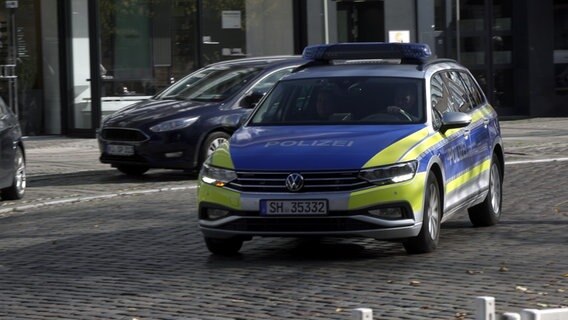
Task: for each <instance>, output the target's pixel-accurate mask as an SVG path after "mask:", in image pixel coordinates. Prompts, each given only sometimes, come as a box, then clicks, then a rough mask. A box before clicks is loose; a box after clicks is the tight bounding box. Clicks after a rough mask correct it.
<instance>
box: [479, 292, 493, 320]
mask: <svg viewBox="0 0 568 320" xmlns="http://www.w3.org/2000/svg"><path fill="white" fill-rule="evenodd" d="M475 320H495V298H493V297H476V298H475Z"/></svg>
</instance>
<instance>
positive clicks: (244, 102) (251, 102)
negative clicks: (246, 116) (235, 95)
mask: <svg viewBox="0 0 568 320" xmlns="http://www.w3.org/2000/svg"><path fill="white" fill-rule="evenodd" d="M262 97H264V93H263V92H259V91H251V92H249V93H247V94H246V95H245V96H244V97H243V98H242V99H241V101H240V102H239V106H240V107H241V108H247V109H250V108H254V107H256V105H257V103H258V102H259V101H260V99H262Z"/></svg>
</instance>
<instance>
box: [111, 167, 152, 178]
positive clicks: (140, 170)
mask: <svg viewBox="0 0 568 320" xmlns="http://www.w3.org/2000/svg"><path fill="white" fill-rule="evenodd" d="M116 169H117V170H118V171H120V172H122V173H124V174H125V175H127V176H136V177H137V176H141V175H143V174H144V173H146V171H148V170H149V169H150V168H148V167H144V166H126V165H120V166H116Z"/></svg>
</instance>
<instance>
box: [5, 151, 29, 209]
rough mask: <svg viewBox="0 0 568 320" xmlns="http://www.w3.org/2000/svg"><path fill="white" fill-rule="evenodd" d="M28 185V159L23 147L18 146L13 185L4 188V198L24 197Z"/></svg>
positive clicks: (16, 198)
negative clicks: (26, 159) (25, 156)
mask: <svg viewBox="0 0 568 320" xmlns="http://www.w3.org/2000/svg"><path fill="white" fill-rule="evenodd" d="M26 185H27V182H26V161H25V159H24V152H23V151H22V148H21V147H19V146H18V147H17V148H16V155H15V157H14V178H13V180H12V185H11V186H9V187H7V188H4V189H2V192H1V193H2V199H4V200H18V199H22V198H23V197H24V194H25V193H26Z"/></svg>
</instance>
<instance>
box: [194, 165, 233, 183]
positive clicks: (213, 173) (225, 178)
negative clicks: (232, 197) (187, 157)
mask: <svg viewBox="0 0 568 320" xmlns="http://www.w3.org/2000/svg"><path fill="white" fill-rule="evenodd" d="M199 176H200V177H201V181H203V182H205V183H207V184H212V185H214V186H217V187H222V186H224V185H226V184H227V183H229V182H231V181H233V180H235V179H236V178H237V173H236V172H235V171H233V170H228V169H223V168H218V167H212V166H210V165H208V164H207V163H204V164H203V166H202V167H201V172H200V173H199Z"/></svg>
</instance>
